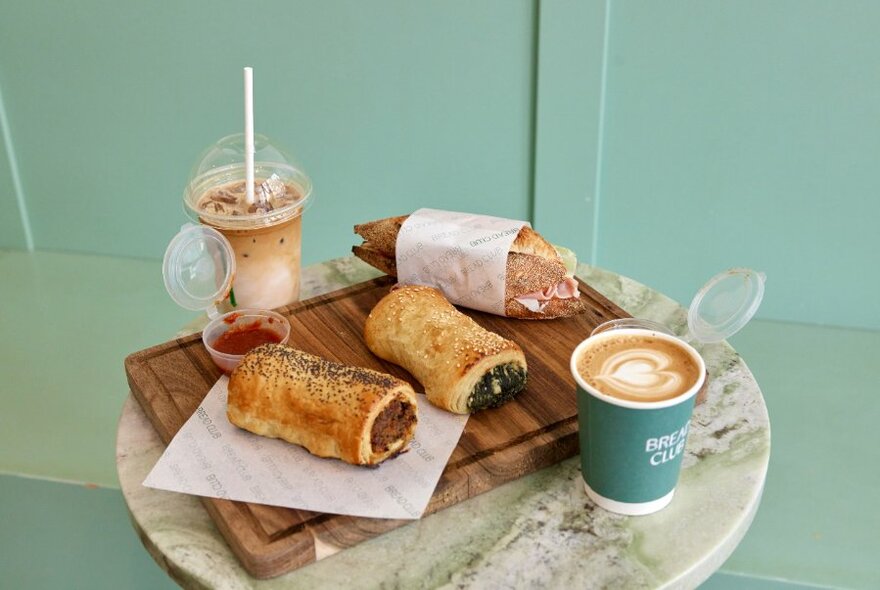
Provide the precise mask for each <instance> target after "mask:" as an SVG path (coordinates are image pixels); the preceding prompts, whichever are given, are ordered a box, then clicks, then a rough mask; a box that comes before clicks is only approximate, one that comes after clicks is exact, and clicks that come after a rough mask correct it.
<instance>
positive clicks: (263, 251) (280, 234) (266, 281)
mask: <svg viewBox="0 0 880 590" xmlns="http://www.w3.org/2000/svg"><path fill="white" fill-rule="evenodd" d="M257 139H258V141H257V147H258V152H257V155H258V156H261V159H260V160H258V161H257V162H256V163H255V170H254V172H255V174H254V192H253V199H252V201H248V197H247V194H246V190H245V187H246V181H245V171H244V167H243V166H242V165H240V164H239V163H238V162H237V161H236V158H237V150H238V148H239V140H238V136H231V137H230V138H225V139H223V140H221V141H220V142H218V144H217V145H216V146H215V147H214V148H212V149H211V150H209V151H208V153H207V155H206V156H204V157H203V159H202V161H201V164H200V165H199V166H198V167H197V170H196V171H195V172H194V175H193V179H192V181H191V182H190V184H189V185H188V186H187V190H186V192H185V194H184V202H185V203H186V206H187V209H188V210H189V212H190V215H191V216H192V217H194V218H197V219H198V221H199V222H200V223H204V224H206V225H210V226H211V227H214V228H216V229H217V230H219V231H220V232H221V233H222V234H223V235H224V236H225V237H226V238H227V239H228V240H229V242H230V244H231V245H232V249H233V250H234V252H235V264H236V272H235V279H234V281H233V284H232V293H231V296H230V303H231V304H232V305H233V306H237V307H251V308H259V309H272V308H276V307H281V306H284V305H288V304H290V303H293V302H294V301H296V300H297V299H299V289H300V260H301V254H300V252H301V242H302V213H303V210H304V209H305V208H306V206H307V205H308V204H309V203H308V201H309V197H310V193H311V183H310V182H309V179H308V177H306V176H305V174H304V173H303V172H302V171H301V170H300V169H299V168H298V167H296V166H294V165H292V164H289V160H288V157H287V156H286V155H285V154H283V152H281V151H280V150H278V149H277V148H275V147H273V146H271V145H269V143H268V140H267V139H266V138H265V137H262V136H257Z"/></svg>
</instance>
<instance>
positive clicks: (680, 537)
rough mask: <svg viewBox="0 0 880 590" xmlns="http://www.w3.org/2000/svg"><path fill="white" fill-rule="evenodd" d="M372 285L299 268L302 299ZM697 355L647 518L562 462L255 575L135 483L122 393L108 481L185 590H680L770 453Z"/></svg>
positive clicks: (133, 431) (658, 307)
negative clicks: (596, 490) (669, 473)
mask: <svg viewBox="0 0 880 590" xmlns="http://www.w3.org/2000/svg"><path fill="white" fill-rule="evenodd" d="M577 274H578V276H579V277H580V278H581V279H583V280H584V281H585V282H586V283H588V284H589V285H591V286H592V287H593V288H594V289H596V290H598V291H599V292H601V293H602V294H603V295H605V296H606V297H607V298H609V299H610V300H611V301H613V302H615V303H616V304H618V305H619V306H620V307H622V308H623V309H624V310H626V311H627V312H629V313H630V314H632V315H633V316H635V317H639V318H645V319H650V320H653V321H656V322H661V323H663V324H665V325H667V326H668V327H670V328H671V329H672V330H673V331H674V332H676V333H678V334H683V333H684V331H685V330H686V324H687V318H686V312H685V310H684V309H683V308H682V307H681V306H680V305H679V304H678V303H676V302H675V301H673V300H671V299H670V298H668V297H666V296H665V295H663V294H661V293H659V292H657V291H655V290H653V289H651V288H649V287H646V286H644V285H642V284H640V283H638V282H636V281H634V280H632V279H629V278H627V277H624V276H621V275H618V274H616V273H613V272H610V271H608V270H604V269H601V268H597V267H594V266H587V265H583V264H582V265H579V266H578V273H577ZM376 276H379V273H378V271H376V270H375V269H373V268H372V267H369V266H367V265H366V264H364V263H362V262H361V261H360V260H358V259H356V258H353V257H346V258H340V259H336V260H331V261H329V262H325V263H321V264H317V265H313V266H309V267H307V268H305V269H303V273H302V298H303V299H306V298H309V297H313V296H316V295H320V294H323V293H327V292H330V291H333V290H336V289H340V288H343V287H347V286H349V285H353V284H355V283H358V282H361V281H365V280H369V279H372V278H375V277H376ZM202 323H203V321H202V320H197V321H196V322H193V324H191V325H190V326H187V327H186V328H184V330H183V331H182V332H181V334H178V336H181V335H184V334H186V333H191V332H194V331H198V330H200V329H201V327H202ZM698 349H700V352H701V354H702V355H703V357H704V358H705V360H706V365H707V369H708V371H709V377H710V385H709V390H708V395H707V397H706V401H705V402H704V403H702V404H700V405H698V406H697V407H696V409H695V411H694V415H693V419H692V421H691V428H690V434H689V437H688V442H687V448H686V450H685V455H684V459H683V469H682V473H681V479H680V481H679V485H678V488H677V490H676V494H675V498H674V499H673V501H672V503H671V504H670V505H669V506H668V507H667V508H665V509H663V510H661V511H660V512H657V513H655V514H652V515H648V516H633V517H627V516H621V515H617V514H612V513H610V512H607V511H605V510H603V509H601V508H598V507H596V506H595V505H594V504H593V503H592V502H591V501H590V500H589V499H588V498H587V496H586V494H585V493H584V490H583V486H582V483H581V477H580V467H579V462H578V458H577V457H573V458H571V459H567V460H565V461H562V462H561V463H558V464H556V465H554V466H552V467H548V468H545V469H542V470H540V471H537V472H535V473H532V474H530V475H527V476H525V477H522V478H520V479H517V480H514V481H512V482H509V483H506V484H504V485H502V486H500V487H498V488H495V489H494V490H491V491H489V492H486V493H484V494H481V495H479V496H476V497H474V498H471V499H469V500H466V501H464V502H461V503H459V504H456V505H454V506H451V507H449V508H446V509H444V510H441V511H439V512H436V513H434V514H431V515H429V516H426V517H424V518H422V519H420V520H417V521H413V522H412V523H409V524H407V525H405V526H402V527H400V528H397V529H395V530H392V531H390V532H387V533H385V534H383V535H381V536H379V537H376V538H374V539H371V540H368V541H364V542H362V543H360V544H358V545H356V546H354V547H350V548H346V549H341V550H337V548H334V547H324V548H323V554H322V555H321V556H320V557H323V558H322V559H319V560H318V561H317V562H315V563H313V564H311V565H308V566H305V567H302V568H300V569H298V570H295V571H292V572H290V573H287V574H284V575H282V576H279V577H276V578H271V579H266V580H258V579H255V578H253V577H251V576H250V575H249V574H248V573H247V572H246V571H245V570H244V569H243V567H242V566H241V565H240V563H239V562H238V560H237V558H236V557H235V556H234V555H233V553H232V551H231V550H230V549H229V547H228V546H227V544H226V542H225V541H224V539H223V537H222V536H221V534H220V532H219V531H218V530H217V528H216V527H215V525H214V523H213V521H212V520H211V518H210V517H209V516H208V513H207V512H206V511H205V509H204V508H203V507H202V504H201V503H200V501H199V499H198V498H197V497H195V496H189V495H185V494H178V493H173V492H165V491H160V490H156V489H152V488H146V487H144V486H143V485H142V482H143V481H144V479H145V478H146V476H147V474H148V473H149V471H150V470H151V469H152V467H153V466H154V465H155V464H156V462H157V461H158V459H159V457H160V456H161V454H162V452H163V450H164V445H163V443H162V442H161V440H160V439H159V436H158V434H157V433H156V432H155V430H154V429H153V426H152V425H151V424H150V422H149V421H148V420H147V418H146V417H145V415H144V413H143V412H142V411H141V408H140V406H139V405H138V403H137V401H136V400H135V399H134V398H133V397H132V396H131V395H129V396H128V398H127V400H126V401H125V405H124V407H123V409H122V415H121V417H120V419H119V425H118V429H117V440H116V464H117V471H118V474H119V482H120V485H121V488H122V493H123V496H124V498H125V502H126V504H127V506H128V510H129V513H130V515H131V521H132V524H133V526H134V529H135V531H136V532H137V534H138V535H139V536H140V538H141V540H142V542H143V544H144V546H145V547H146V549H147V550H148V551H149V553H150V554H151V555H152V556H153V558H154V559H155V560H156V562H157V563H158V564H159V566H160V567H162V568H163V569H164V570H165V571H166V572H167V573H168V575H169V576H171V578H173V579H174V580H175V581H176V582H177V583H178V584H180V585H181V586H183V587H185V588H259V589H275V588H279V589H280V588H309V589H314V588H379V587H381V588H406V589H408V588H436V587H449V588H604V587H613V588H693V587H696V586H698V585H699V584H700V583H701V582H703V581H704V580H705V579H706V578H708V577H709V576H710V575H711V574H712V573H713V572H714V571H715V570H717V569H718V568H719V567H720V566H721V564H722V563H724V561H725V560H726V559H727V558H728V556H730V554H731V553H732V552H733V550H734V549H735V548H736V546H737V544H738V543H739V542H740V540H741V539H742V538H743V536H744V535H745V534H746V531H747V530H748V528H749V525H750V524H751V522H752V519H753V518H754V516H755V512H756V511H757V508H758V504H759V503H760V499H761V492H762V490H763V486H764V481H765V477H766V474H767V465H768V461H769V458H770V422H769V418H768V415H767V408H766V406H765V404H764V399H763V397H762V394H761V390H760V389H759V387H758V384H757V383H756V382H755V379H754V377H753V376H752V374H751V372H750V371H749V369H748V367H747V366H746V364H745V362H744V361H743V360H742V359H741V358H740V356H739V355H738V354H737V353H736V351H735V350H733V348H731V347H730V346H729V345H728V344H727V343H726V342H721V343H717V344H708V345H703V346H702V347H700V346H698Z"/></svg>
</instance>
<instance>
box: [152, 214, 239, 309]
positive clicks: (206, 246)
mask: <svg viewBox="0 0 880 590" xmlns="http://www.w3.org/2000/svg"><path fill="white" fill-rule="evenodd" d="M162 276H163V277H164V279H165V289H167V290H168V294H169V295H171V298H172V299H174V301H176V302H177V303H178V304H179V305H180V306H181V307H184V308H186V309H191V310H195V311H201V310H205V311H207V312H208V315H209V316H210V317H214V316H216V315H217V313H218V312H217V308H216V306H217V305H218V304H219V303H221V302H222V301H223V300H225V299H226V297H227V296H228V295H229V290H230V289H231V288H232V280H233V278H234V277H235V254H234V253H233V251H232V246H231V245H230V244H229V241H228V240H227V239H226V238H225V237H224V236H223V234H221V233H220V232H218V231H217V230H216V229H213V228H211V227H207V226H204V225H195V224H192V223H188V224H186V225H184V226H183V227H182V228H180V233H178V234H177V235H176V236H174V239H172V240H171V243H169V244H168V248H167V249H166V250H165V260H164V261H163V263H162Z"/></svg>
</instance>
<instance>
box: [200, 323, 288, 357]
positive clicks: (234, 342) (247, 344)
mask: <svg viewBox="0 0 880 590" xmlns="http://www.w3.org/2000/svg"><path fill="white" fill-rule="evenodd" d="M278 342H281V336H280V335H278V334H277V333H275V332H273V331H272V330H267V329H266V328H263V327H262V324H261V323H260V322H259V321H257V322H254V323H253V324H247V325H245V326H242V327H240V328H235V329H232V330H229V331H228V332H226V333H224V334H222V335H221V336H220V338H218V339H217V340H216V341H215V342H214V343H213V344H212V345H211V348H213V349H214V350H216V351H218V352H222V353H225V354H245V353H247V352H249V351H250V350H251V349H252V348H256V347H257V346H259V345H261V344H267V343H273V344H277V343H278Z"/></svg>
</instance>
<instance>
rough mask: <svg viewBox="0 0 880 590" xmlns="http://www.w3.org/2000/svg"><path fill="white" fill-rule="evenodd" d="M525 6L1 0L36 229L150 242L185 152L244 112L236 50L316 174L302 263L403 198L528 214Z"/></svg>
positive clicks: (167, 221)
mask: <svg viewBox="0 0 880 590" xmlns="http://www.w3.org/2000/svg"><path fill="white" fill-rule="evenodd" d="M534 10H535V6H534V3H533V2H526V1H519V2H508V1H506V0H494V1H486V2H479V3H472V2H466V1H461V0H459V1H454V2H431V3H423V2H415V3H414V2H409V1H400V0H397V1H395V0H382V1H375V2H369V3H366V2H360V1H358V0H350V1H340V0H334V1H331V2H306V1H302V0H300V1H293V2H292V1H289V0H267V1H262V2H257V3H242V2H235V1H231V0H222V1H208V0H196V1H192V2H183V3H180V2H167V1H160V2H155V3H149V2H139V3H121V4H120V3H118V2H109V1H103V0H83V1H82V2H75V3H70V2H62V1H48V0H47V1H41V2H12V1H8V2H6V1H4V2H3V3H2V18H0V83H2V91H3V94H4V98H5V99H6V108H7V111H8V113H9V122H10V123H9V124H10V133H11V136H12V138H13V141H14V143H15V146H16V152H17V156H18V162H19V166H20V172H21V177H22V185H23V190H24V193H25V196H26V202H27V206H28V210H29V213H30V217H31V222H32V226H33V234H34V240H35V242H36V247H37V248H38V249H39V248H44V249H63V250H71V251H80V252H92V253H103V254H117V255H127V256H137V257H149V258H158V257H161V255H162V253H163V251H164V249H165V245H166V244H167V241H168V240H169V239H170V237H171V236H172V235H173V233H174V232H175V231H176V230H177V229H178V228H179V226H180V224H181V221H182V220H183V219H184V217H183V212H182V207H181V192H182V189H183V185H184V184H185V182H186V180H187V175H188V173H189V170H190V168H191V166H192V165H193V163H194V161H195V159H196V157H197V155H198V154H199V152H200V151H201V150H203V149H204V148H205V147H206V146H207V145H208V144H209V143H211V142H213V141H215V140H217V139H219V138H220V137H222V136H224V135H227V134H229V133H234V132H238V131H240V130H241V127H242V125H243V123H242V121H243V117H242V114H241V111H242V98H241V94H242V93H241V85H242V82H241V78H242V75H241V68H242V66H245V65H251V66H253V67H254V84H255V109H256V128H257V130H258V131H260V132H264V133H266V134H267V135H269V136H271V137H274V138H275V139H277V140H278V141H280V142H282V143H284V144H286V145H287V146H289V147H290V149H291V150H292V151H293V152H294V153H295V154H296V156H297V158H298V159H299V161H300V162H301V164H302V165H303V166H304V167H305V169H306V170H307V171H308V172H309V173H310V175H311V176H312V179H313V181H314V185H315V187H316V189H315V190H316V201H315V205H314V207H313V208H312V209H310V210H309V211H308V212H307V214H306V215H307V222H306V223H305V224H304V225H305V228H304V234H305V235H304V241H305V246H304V262H305V263H306V264H308V263H311V262H316V261H320V260H326V259H328V258H332V257H335V256H341V255H344V254H348V253H349V252H350V248H351V245H352V230H351V228H352V226H353V225H354V223H356V222H359V221H363V220H365V219H369V218H371V217H379V216H386V215H391V214H399V213H402V212H406V211H408V210H410V209H412V208H413V207H416V206H421V205H424V206H429V205H432V206H435V207H445V208H459V209H469V210H475V211H479V212H493V213H496V214H498V215H504V216H509V217H517V218H522V217H528V215H529V186H530V174H531V172H530V162H531V142H530V133H531V131H530V124H529V121H530V119H531V113H532V89H533V69H532V66H531V64H532V61H533V55H534V47H533V42H534V34H533V29H534V22H535V19H534ZM5 198H6V197H5V195H4V199H5ZM3 202H4V210H5V200H4V201H3ZM5 224H6V221H4V225H5Z"/></svg>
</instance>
